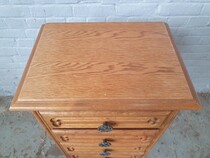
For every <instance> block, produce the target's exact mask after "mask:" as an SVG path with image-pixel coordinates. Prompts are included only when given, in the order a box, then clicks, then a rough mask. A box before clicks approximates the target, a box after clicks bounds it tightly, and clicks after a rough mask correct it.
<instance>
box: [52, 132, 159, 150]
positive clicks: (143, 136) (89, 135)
mask: <svg viewBox="0 0 210 158" xmlns="http://www.w3.org/2000/svg"><path fill="white" fill-rule="evenodd" d="M52 132H53V135H54V136H55V137H56V139H57V140H58V141H59V142H61V143H70V144H71V145H73V146H80V145H81V144H88V146H95V147H97V146H98V144H99V143H101V142H102V141H103V140H104V139H106V140H107V141H109V142H110V143H111V144H112V146H114V147H118V146H136V145H139V144H144V145H145V146H146V145H149V144H150V142H151V141H152V139H153V138H154V137H155V136H156V135H157V134H158V132H159V130H113V131H111V132H98V131H97V130H52Z"/></svg>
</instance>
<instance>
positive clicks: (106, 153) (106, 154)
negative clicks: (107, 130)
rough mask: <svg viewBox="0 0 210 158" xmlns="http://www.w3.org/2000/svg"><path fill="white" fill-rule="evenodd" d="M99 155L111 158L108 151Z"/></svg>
mask: <svg viewBox="0 0 210 158" xmlns="http://www.w3.org/2000/svg"><path fill="white" fill-rule="evenodd" d="M99 155H100V156H102V157H107V156H110V155H111V153H110V152H108V151H106V150H104V151H103V152H102V153H100V154H99Z"/></svg>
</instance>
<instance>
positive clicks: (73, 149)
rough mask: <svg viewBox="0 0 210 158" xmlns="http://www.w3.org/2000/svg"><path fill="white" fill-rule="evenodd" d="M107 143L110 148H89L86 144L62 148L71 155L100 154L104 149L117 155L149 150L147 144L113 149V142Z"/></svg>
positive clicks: (67, 145) (66, 145)
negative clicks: (81, 153) (82, 153)
mask: <svg viewBox="0 0 210 158" xmlns="http://www.w3.org/2000/svg"><path fill="white" fill-rule="evenodd" d="M107 142H108V145H109V144H110V146H108V147H101V146H99V145H96V146H88V145H87V144H85V145H84V144H81V145H80V146H73V145H71V144H62V146H63V147H64V149H65V150H66V152H70V153H79V152H92V151H94V152H98V153H100V152H101V151H102V150H104V149H106V150H107V151H110V152H117V153H121V152H125V151H126V152H144V151H145V150H146V148H147V146H146V145H145V144H144V145H141V144H139V145H137V144H136V145H135V146H121V147H120V146H119V147H113V145H112V143H111V142H109V141H107ZM107 142H106V143H107ZM103 143H104V142H103ZM100 144H101V143H100ZM127 145H129V144H127Z"/></svg>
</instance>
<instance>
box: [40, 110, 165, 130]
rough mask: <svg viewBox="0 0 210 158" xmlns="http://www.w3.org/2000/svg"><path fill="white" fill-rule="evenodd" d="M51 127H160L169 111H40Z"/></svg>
mask: <svg viewBox="0 0 210 158" xmlns="http://www.w3.org/2000/svg"><path fill="white" fill-rule="evenodd" d="M40 113H41V115H42V117H43V119H44V120H45V121H46V122H47V124H48V125H49V126H50V128H51V129H56V128H98V127H100V126H102V125H103V124H104V123H105V122H106V123H108V124H109V126H111V127H112V128H160V126H161V125H162V123H163V122H164V120H165V119H166V117H167V116H168V115H166V114H168V113H169V112H162V113H161V112H140V113H138V112H131V114H133V115H131V114H129V112H127V116H126V115H125V114H120V113H119V114H113V115H110V116H97V115H94V114H92V115H91V116H90V115H89V116H87V115H83V116H82V115H81V116H80V115H79V114H74V115H71V114H72V113H68V112H66V113H65V112H63V113H62V112H60V113H59V112H58V113H47V112H40Z"/></svg>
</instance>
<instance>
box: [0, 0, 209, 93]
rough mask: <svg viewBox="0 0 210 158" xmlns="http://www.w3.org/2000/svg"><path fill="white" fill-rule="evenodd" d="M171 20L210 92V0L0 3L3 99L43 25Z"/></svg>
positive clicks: (199, 83)
mask: <svg viewBox="0 0 210 158" xmlns="http://www.w3.org/2000/svg"><path fill="white" fill-rule="evenodd" d="M104 21H106V22H111V21H123V22H131V21H165V22H167V23H168V24H169V26H170V28H171V31H172V33H173V36H174V38H175V41H176V43H177V46H178V49H179V50H180V52H181V55H182V57H183V59H184V62H185V64H186V66H187V69H188V71H189V73H190V76H191V78H192V81H193V84H194V85H195V88H196V90H197V91H198V92H206V91H210V0H0V95H11V94H14V92H15V90H16V87H17V84H18V83H19V80H20V77H21V75H22V72H23V69H24V67H25V64H26V61H27V59H28V57H29V54H30V52H31V48H32V46H33V44H34V40H35V38H36V35H37V32H38V30H39V28H40V26H41V24H43V23H46V22H104Z"/></svg>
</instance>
